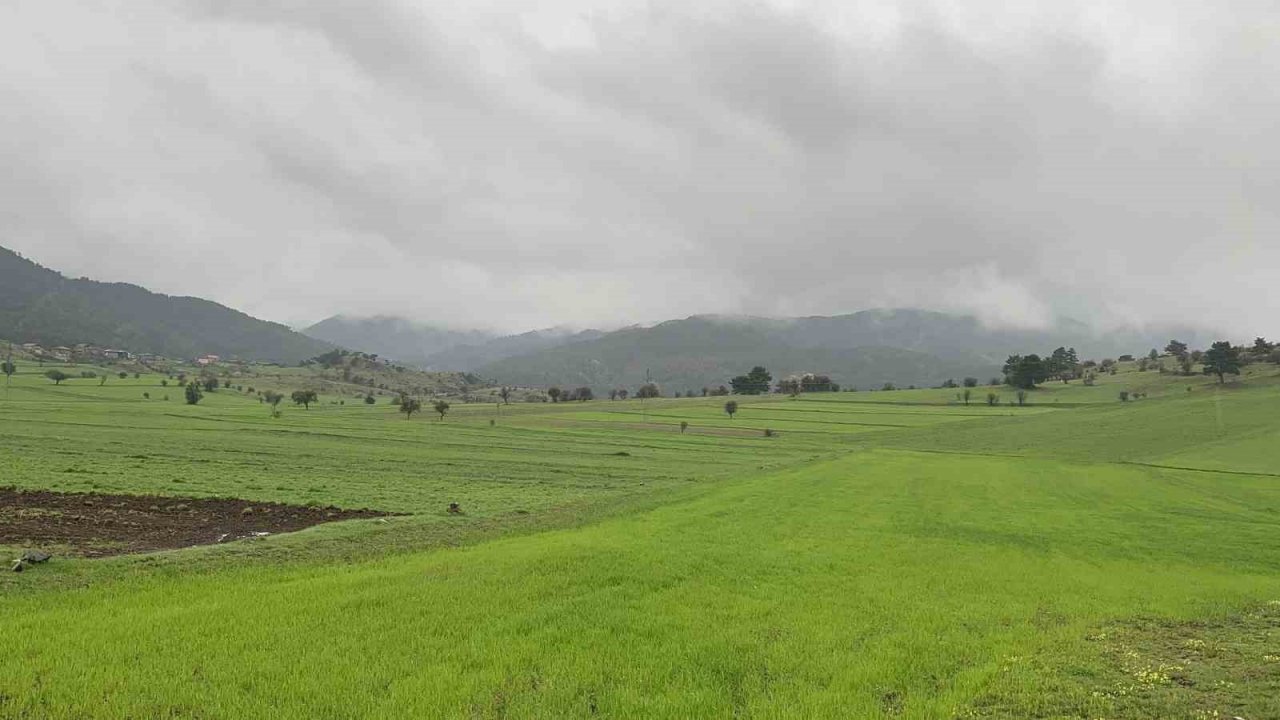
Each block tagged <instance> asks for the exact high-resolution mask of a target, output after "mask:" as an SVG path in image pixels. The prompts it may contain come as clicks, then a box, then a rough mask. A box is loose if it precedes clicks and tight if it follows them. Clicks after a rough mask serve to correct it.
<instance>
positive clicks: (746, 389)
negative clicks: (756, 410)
mask: <svg viewBox="0 0 1280 720" xmlns="http://www.w3.org/2000/svg"><path fill="white" fill-rule="evenodd" d="M771 382H773V376H772V375H770V374H769V371H768V370H765V369H764V366H763V365H757V366H755V367H753V368H751V372H749V373H747V374H746V375H739V376H737V377H735V378H732V379H730V380H729V385H730V386H731V387H732V388H733V394H734V395H761V394H763V393H767V392H769V384H770V383H771Z"/></svg>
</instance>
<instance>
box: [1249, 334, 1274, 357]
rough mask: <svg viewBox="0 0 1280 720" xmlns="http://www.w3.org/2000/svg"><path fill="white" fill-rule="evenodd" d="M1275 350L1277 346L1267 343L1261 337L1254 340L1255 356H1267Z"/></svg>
mask: <svg viewBox="0 0 1280 720" xmlns="http://www.w3.org/2000/svg"><path fill="white" fill-rule="evenodd" d="M1275 349H1276V344H1275V343H1269V342H1267V339H1266V338H1263V337H1260V338H1254V339H1253V352H1254V354H1255V355H1266V354H1268V353H1270V352H1271V351H1272V350H1275Z"/></svg>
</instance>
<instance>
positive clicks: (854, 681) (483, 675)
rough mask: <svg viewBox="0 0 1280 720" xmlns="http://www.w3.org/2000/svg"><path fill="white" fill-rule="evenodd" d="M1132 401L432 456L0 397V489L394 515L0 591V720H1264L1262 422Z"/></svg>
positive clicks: (1198, 394) (352, 423) (282, 426)
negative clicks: (453, 507) (597, 719)
mask: <svg viewBox="0 0 1280 720" xmlns="http://www.w3.org/2000/svg"><path fill="white" fill-rule="evenodd" d="M1153 377H1155V378H1156V379H1155V380H1152V381H1151V382H1170V384H1169V386H1168V391H1167V392H1163V393H1154V392H1153V393H1152V395H1153V397H1151V398H1150V399H1147V400H1143V401H1142V402H1139V403H1127V404H1120V403H1118V402H1114V403H1103V402H1100V401H1096V400H1095V398H1094V396H1095V395H1096V394H1097V391H1096V389H1095V388H1087V389H1086V388H1080V389H1079V391H1078V392H1079V399H1081V401H1080V402H1075V401H1073V399H1072V398H1073V397H1074V396H1073V395H1072V394H1071V392H1072V391H1073V390H1072V389H1071V388H1068V389H1065V390H1055V393H1056V397H1057V398H1059V399H1060V400H1061V402H1060V403H1058V404H1059V405H1061V407H1057V408H1053V407H1044V406H1043V405H1047V403H1038V404H1037V406H1033V407H1031V408H1009V407H999V408H983V407H970V408H965V407H963V406H962V405H956V404H955V403H951V402H949V401H946V399H945V398H943V399H942V400H941V401H939V402H935V400H936V398H935V399H930V398H931V396H929V397H924V393H927V392H935V391H918V393H919V394H920V395H921V396H922V397H921V399H920V401H919V402H917V401H914V400H911V399H910V397H908V398H907V400H905V401H904V402H901V403H899V402H886V401H885V398H888V397H890V396H892V395H895V393H848V394H841V395H840V396H839V397H827V398H820V397H812V398H811V397H805V398H801V399H800V400H795V401H791V400H786V399H778V398H764V399H760V400H747V399H742V402H743V408H742V410H741V412H740V413H739V416H738V417H737V418H735V419H734V420H732V421H731V420H729V419H728V418H727V417H725V416H723V413H721V412H720V409H719V406H720V405H721V404H722V402H723V401H722V400H721V399H709V400H705V401H704V400H700V399H695V400H679V401H674V400H673V401H661V402H656V403H648V404H646V405H645V406H643V407H641V406H640V405H639V404H638V403H635V402H627V403H609V402H607V401H606V402H597V403H588V404H585V405H570V406H542V405H539V406H528V407H519V408H516V407H512V408H502V409H499V408H495V407H483V406H472V407H460V408H459V409H458V412H456V413H454V414H451V416H450V417H449V418H448V419H447V420H446V421H445V422H438V421H428V420H418V419H415V420H414V421H411V422H406V421H405V420H403V419H402V418H398V417H397V416H396V415H395V413H394V410H393V409H392V408H390V407H387V406H374V407H363V406H352V405H348V406H332V405H322V406H320V407H317V408H314V409H313V410H311V411H304V410H301V409H297V410H289V411H288V412H286V414H285V415H284V417H282V418H271V417H270V416H269V415H268V414H266V413H265V411H264V410H263V408H262V407H261V406H259V405H258V404H257V403H255V402H250V401H248V400H246V399H244V398H239V397H236V396H232V395H229V394H215V395H214V396H212V397H210V398H209V399H207V400H206V402H205V403H202V404H201V405H200V406H197V407H195V408H191V407H187V406H183V405H178V404H176V403H161V402H145V401H142V400H140V399H139V398H138V397H137V394H138V393H137V389H136V388H129V387H127V383H120V385H121V386H122V387H121V388H120V389H116V388H112V386H111V385H108V386H107V387H105V388H98V389H95V388H85V387H78V388H77V387H63V388H56V389H55V388H52V386H50V385H46V384H41V383H39V382H35V381H32V379H31V378H25V379H22V380H23V382H20V383H19V386H18V387H16V388H15V390H14V392H13V394H12V395H11V396H10V397H9V398H8V401H7V402H6V403H3V404H0V428H2V430H0V470H3V471H4V473H5V477H6V482H13V483H16V484H19V485H24V486H30V487H53V488H58V489H72V490H86V489H103V490H112V491H124V492H158V493H166V494H206V495H209V494H212V495H216V494H230V495H240V496H244V497H260V498H262V499H279V500H289V501H294V502H320V503H334V504H339V505H346V506H354V507H360V506H372V507H379V508H382V509H398V510H404V511H407V512H412V513H415V514H414V515H413V516H412V517H406V518H392V519H390V520H389V521H388V522H386V523H378V522H369V523H364V522H360V523H342V524H336V525H332V526H328V527H319V528H314V529H312V530H308V531H305V532H302V533H297V534H294V535H289V536H282V537H278V538H270V539H268V540H266V541H260V542H256V543H233V544H231V545H229V546H220V547H210V548H202V549H194V550H188V551H180V552H174V553H164V554H161V555H158V556H152V557H147V558H117V559H114V560H112V561H107V562H97V561H95V562H88V561H68V560H63V559H59V560H58V561H57V562H55V564H54V565H52V566H50V567H48V568H42V569H41V571H40V573H36V572H32V573H25V574H23V575H22V576H20V577H21V578H22V585H21V586H18V585H15V584H13V580H12V578H8V580H9V583H8V584H7V585H0V597H3V598H4V601H3V605H0V623H3V627H4V628H5V631H4V632H3V634H0V678H3V680H2V681H0V716H6V717H7V716H13V717H40V718H44V717H51V718H83V717H107V718H124V717H272V718H277V717H299V718H301V717H306V718H312V717H317V718H324V717H332V718H347V717H396V716H425V717H539V718H540V717H592V716H612V717H637V716H643V717H673V718H684V717H725V716H751V717H804V718H808V717H857V718H863V717H866V718H875V717H902V718H970V717H972V718H977V717H982V718H1031V717H1038V718H1174V717H1179V718H1200V717H1212V713H1213V712H1215V711H1217V712H1222V713H1223V715H1224V716H1227V717H1229V716H1230V715H1226V711H1228V710H1229V711H1230V712H1231V714H1235V715H1240V716H1242V717H1245V718H1250V720H1253V719H1255V718H1266V717H1277V716H1280V708H1278V707H1277V705H1276V700H1275V698H1276V697H1277V693H1276V692H1275V691H1276V689H1277V687H1278V686H1280V674H1278V673H1277V671H1278V670H1280V663H1276V662H1272V661H1270V660H1267V659H1266V658H1267V657H1276V656H1280V648H1271V645H1272V644H1274V629H1275V627H1276V626H1277V625H1278V624H1280V622H1272V620H1271V619H1270V618H1271V616H1270V615H1268V614H1267V613H1268V612H1270V611H1269V610H1268V609H1269V608H1273V607H1275V605H1271V604H1269V603H1271V602H1273V601H1276V600H1280V572H1278V571H1280V546H1277V544H1276V543H1275V542H1274V541H1273V536H1274V529H1275V527H1276V524H1277V522H1278V521H1280V485H1277V484H1276V479H1275V477H1274V476H1272V475H1268V474H1266V472H1267V471H1268V470H1269V469H1272V468H1275V467H1280V455H1278V453H1280V443H1275V442H1271V440H1272V439H1274V438H1276V437H1277V432H1280V417H1278V416H1277V413H1275V412H1274V408H1275V407H1276V406H1277V405H1276V403H1277V400H1280V395H1278V394H1277V393H1278V392H1280V390H1277V389H1276V388H1275V387H1274V386H1271V385H1267V384H1259V385H1258V386H1256V387H1241V388H1216V387H1212V386H1210V385H1204V386H1196V388H1195V389H1194V390H1193V391H1192V392H1187V391H1186V390H1185V388H1183V389H1178V388H1177V387H1176V386H1173V385H1172V384H1171V380H1170V381H1165V380H1160V379H1159V376H1154V375H1153ZM138 382H139V383H145V382H146V379H145V378H143V379H140V380H139V381H138ZM1174 390H1176V392H1175V391H1174ZM909 392H910V391H909ZM113 393H115V394H113ZM872 395H875V396H877V397H876V398H875V399H874V400H870V399H869V398H870V396H872ZM903 395H904V396H906V395H908V393H904V394H903ZM637 414H638V419H637ZM491 419H492V420H494V424H493V425H492V426H491V425H490V424H489V420H491ZM682 420H683V421H686V422H689V423H690V430H689V431H688V432H686V433H685V434H681V433H680V432H679V427H678V426H679V423H680V422H681V421H682ZM762 427H771V428H775V429H779V430H780V432H781V434H780V435H779V436H778V437H774V438H764V437H763V436H762V435H761V434H760V433H759V428H762ZM69 468H70V469H74V470H75V471H73V472H68V469H69ZM178 481H181V482H178ZM454 499H460V500H461V502H463V504H464V507H466V508H468V510H469V514H468V515H467V516H465V517H461V518H457V517H449V516H447V515H446V514H445V513H444V512H443V503H445V502H447V501H451V500H454ZM1188 628H1193V629H1194V632H1192V631H1189V630H1188ZM1188 640H1197V641H1203V642H1204V643H1205V646H1204V647H1205V648H1230V649H1232V650H1231V653H1227V654H1231V656H1232V660H1231V663H1229V664H1227V665H1224V664H1223V662H1222V660H1221V659H1222V657H1223V655H1224V653H1222V652H1219V653H1216V654H1211V653H1209V652H1207V651H1205V652H1201V650H1203V648H1200V646H1198V645H1195V644H1194V643H1193V644H1192V645H1185V644H1184V643H1185V642H1186V641H1188ZM1268 648H1271V649H1268ZM1183 650H1186V651H1185V652H1184V651H1183ZM1191 650H1195V652H1191ZM1175 656H1176V657H1175ZM1173 665H1178V666H1179V667H1181V668H1182V669H1180V670H1171V668H1172V666H1173ZM1187 682H1189V683H1192V684H1191V685H1185V684H1184V683H1187ZM1221 683H1226V684H1221ZM1193 687H1194V688H1198V689H1196V690H1195V691H1192V690H1191V689H1189V688H1193Z"/></svg>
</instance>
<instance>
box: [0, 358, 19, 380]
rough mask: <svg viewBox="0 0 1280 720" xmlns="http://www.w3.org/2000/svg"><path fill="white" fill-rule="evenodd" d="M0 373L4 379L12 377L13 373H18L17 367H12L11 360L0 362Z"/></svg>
mask: <svg viewBox="0 0 1280 720" xmlns="http://www.w3.org/2000/svg"><path fill="white" fill-rule="evenodd" d="M0 372H2V373H4V376H5V377H6V378H8V377H13V375H14V373H16V372H18V366H17V365H14V364H13V361H12V360H5V361H4V362H0Z"/></svg>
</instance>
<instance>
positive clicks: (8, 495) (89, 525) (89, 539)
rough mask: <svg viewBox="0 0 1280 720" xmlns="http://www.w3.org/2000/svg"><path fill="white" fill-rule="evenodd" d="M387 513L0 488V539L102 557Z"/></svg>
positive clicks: (5, 542) (9, 543) (227, 500)
mask: <svg viewBox="0 0 1280 720" xmlns="http://www.w3.org/2000/svg"><path fill="white" fill-rule="evenodd" d="M392 514H394V513H385V512H380V511H377V510H343V509H340V508H336V507H312V506H303V505H286V504H283V503H271V502H254V501H251V500H240V499H236V498H181V497H167V496H157V495H106V494H101V493H61V492H53V491H49V490H18V489H15V488H0V545H5V546H12V547H29V548H56V549H57V550H58V551H59V553H58V554H72V555H79V556H82V557H104V556H107V555H123V554H127V553H139V552H151V551H155V550H169V549H173V548H181V547H189V546H192V545H210V544H214V543H219V542H229V541H231V540H237V539H240V538H246V537H255V536H261V535H263V534H273V535H274V534H277V533H284V532H293V531H295V530H302V529H303V528H308V527H311V526H313V525H319V524H320V523H326V522H334V521H336V520H351V519H355V518H376V517H385V516H388V515H392Z"/></svg>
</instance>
